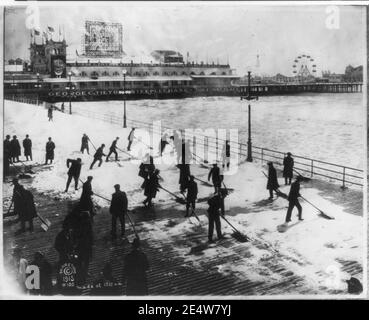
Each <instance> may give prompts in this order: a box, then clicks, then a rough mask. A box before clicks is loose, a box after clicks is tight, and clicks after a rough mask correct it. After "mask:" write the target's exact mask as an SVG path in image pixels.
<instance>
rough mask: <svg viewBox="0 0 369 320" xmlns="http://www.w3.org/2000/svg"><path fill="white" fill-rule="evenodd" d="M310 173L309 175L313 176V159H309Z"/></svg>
mask: <svg viewBox="0 0 369 320" xmlns="http://www.w3.org/2000/svg"><path fill="white" fill-rule="evenodd" d="M310 175H311V177H313V175H314V160H311V169H310Z"/></svg>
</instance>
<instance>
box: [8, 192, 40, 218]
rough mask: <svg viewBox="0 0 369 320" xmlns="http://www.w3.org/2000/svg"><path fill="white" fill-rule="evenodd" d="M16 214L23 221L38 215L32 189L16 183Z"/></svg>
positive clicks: (14, 193) (14, 196) (14, 197)
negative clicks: (29, 189)
mask: <svg viewBox="0 0 369 320" xmlns="http://www.w3.org/2000/svg"><path fill="white" fill-rule="evenodd" d="M13 201H14V214H16V215H18V216H19V220H21V221H29V220H32V219H33V218H34V217H36V216H37V212H36V206H35V202H34V200H33V195H32V193H31V192H30V191H28V190H26V189H24V188H23V186H21V185H15V186H14V190H13Z"/></svg>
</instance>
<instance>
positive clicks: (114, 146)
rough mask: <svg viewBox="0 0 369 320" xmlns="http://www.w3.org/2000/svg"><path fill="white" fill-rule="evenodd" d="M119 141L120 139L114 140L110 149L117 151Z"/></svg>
mask: <svg viewBox="0 0 369 320" xmlns="http://www.w3.org/2000/svg"><path fill="white" fill-rule="evenodd" d="M117 142H118V140H114V141H113V142H112V144H111V146H110V151H117Z"/></svg>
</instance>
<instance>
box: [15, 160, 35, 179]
mask: <svg viewBox="0 0 369 320" xmlns="http://www.w3.org/2000/svg"><path fill="white" fill-rule="evenodd" d="M11 165H12V166H13V167H14V169H15V171H17V172H18V179H31V178H32V177H31V176H30V175H29V174H25V173H24V172H22V171H21V170H19V169H18V168H17V166H15V165H14V164H13V163H11Z"/></svg>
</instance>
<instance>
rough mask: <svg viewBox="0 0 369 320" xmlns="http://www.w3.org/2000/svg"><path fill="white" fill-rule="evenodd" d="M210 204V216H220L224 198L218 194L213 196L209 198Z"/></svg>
mask: <svg viewBox="0 0 369 320" xmlns="http://www.w3.org/2000/svg"><path fill="white" fill-rule="evenodd" d="M208 205H209V208H208V213H209V216H218V215H219V209H220V208H221V207H222V199H221V198H220V197H219V196H218V195H216V196H213V197H212V198H210V199H209V200H208Z"/></svg>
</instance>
